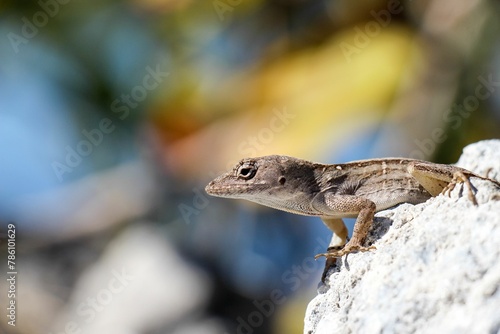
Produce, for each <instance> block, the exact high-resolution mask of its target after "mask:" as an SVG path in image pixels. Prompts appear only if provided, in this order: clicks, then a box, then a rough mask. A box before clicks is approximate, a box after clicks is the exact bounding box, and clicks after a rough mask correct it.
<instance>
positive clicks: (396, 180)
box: [205, 155, 500, 278]
mask: <svg viewBox="0 0 500 334" xmlns="http://www.w3.org/2000/svg"><path fill="white" fill-rule="evenodd" d="M470 177H477V178H480V179H483V180H489V181H491V182H493V183H495V184H496V185H497V186H499V187H500V183H498V182H497V181H495V180H492V179H489V178H486V177H483V176H479V175H477V174H474V173H473V172H471V171H468V170H466V169H463V168H460V167H456V166H452V165H443V164H436V163H432V162H427V161H422V160H414V159H406V158H385V159H370V160H361V161H353V162H349V163H344V164H333V165H327V164H320V163H314V162H310V161H306V160H301V159H297V158H292V157H288V156H280V155H270V156H264V157H259V158H248V159H243V160H241V161H240V162H239V163H238V164H237V165H236V166H235V167H234V169H233V170H231V171H229V172H227V173H225V174H223V175H221V176H219V177H217V178H216V179H215V180H213V181H212V182H210V183H209V184H208V185H207V186H206V188H205V190H206V192H207V193H208V194H210V195H213V196H218V197H226V198H241V199H246V200H249V201H252V202H256V203H259V204H262V205H265V206H269V207H272V208H275V209H279V210H283V211H287V212H291V213H295V214H300V215H306V216H318V217H320V218H321V219H322V221H323V222H324V223H325V225H326V226H327V227H328V228H330V230H332V231H333V237H332V240H331V242H330V247H328V250H327V253H323V254H318V255H316V258H318V257H321V256H325V257H326V258H327V259H330V261H327V268H326V269H325V272H324V273H323V278H324V275H325V274H326V270H327V269H328V267H329V266H331V265H332V262H331V261H335V258H338V257H341V256H343V255H345V254H348V253H351V252H356V251H361V252H365V251H368V250H372V249H375V247H374V246H368V247H366V246H363V241H364V239H365V237H366V235H367V233H368V230H369V228H370V226H371V224H372V222H373V217H374V214H375V212H377V211H380V210H384V209H387V208H390V207H393V206H395V205H397V204H400V203H411V204H417V203H422V202H425V201H426V200H427V199H429V198H430V197H433V196H437V195H438V194H440V193H445V192H449V191H451V190H452V189H453V188H454V187H455V185H456V184H457V183H465V184H466V185H467V188H468V194H469V198H470V200H471V201H472V203H473V204H474V205H477V201H476V198H475V195H474V193H473V190H472V185H471V184H470V180H469V178H470ZM348 217H357V219H356V223H355V225H354V231H353V233H352V238H351V239H350V240H349V241H348V242H347V240H348V239H347V233H348V232H347V228H346V226H345V225H344V222H343V221H342V219H341V218H348ZM328 262H330V263H328ZM333 263H334V262H333Z"/></svg>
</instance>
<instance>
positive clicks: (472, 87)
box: [0, 0, 500, 334]
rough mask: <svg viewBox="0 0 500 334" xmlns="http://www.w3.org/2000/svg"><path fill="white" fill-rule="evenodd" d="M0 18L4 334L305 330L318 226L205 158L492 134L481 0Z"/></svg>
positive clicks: (254, 0)
mask: <svg viewBox="0 0 500 334" xmlns="http://www.w3.org/2000/svg"><path fill="white" fill-rule="evenodd" d="M0 36H1V38H0V156H1V163H0V227H1V231H0V232H1V233H2V234H1V237H2V239H0V249H1V251H0V255H1V260H0V264H1V265H0V268H1V270H2V271H1V274H0V277H5V276H6V273H7V272H8V271H9V270H8V268H7V224H9V223H10V224H14V226H15V230H16V261H15V262H16V270H17V272H18V274H17V280H16V287H17V288H16V305H17V308H16V326H15V327H13V326H10V325H8V324H7V320H8V319H6V318H7V317H6V315H7V311H6V307H7V305H8V302H9V301H10V300H11V299H8V298H7V291H8V289H9V287H8V284H7V282H6V280H5V279H2V280H1V281H0V304H1V307H0V309H2V310H4V311H3V313H5V314H1V319H2V321H1V322H0V332H2V333H4V332H5V333H23V334H24V333H26V334H28V333H53V334H56V333H57V334H59V333H68V334H69V333H120V334H122V333H131V334H132V333H144V334H150V333H151V334H152V333H175V334H188V333H190V334H191V333H200V334H202V333H203V334H205V333H208V334H210V333H264V334H266V333H292V334H293V333H302V326H303V315H304V312H305V308H306V306H307V303H308V301H310V299H311V298H313V297H314V296H315V295H316V293H317V292H316V289H317V286H318V283H319V281H320V275H321V271H322V269H323V264H324V260H318V261H314V260H313V256H314V255H315V254H316V253H318V252H322V251H323V250H324V249H325V248H326V246H327V244H328V242H329V239H330V237H331V233H330V232H328V230H327V228H326V227H324V226H323V224H322V223H321V221H320V220H319V219H314V218H308V217H300V216H295V215H292V214H287V213H282V212H278V211H276V210H272V209H267V208H264V207H260V206H257V205H253V204H251V203H243V202H240V201H233V200H223V199H217V198H212V197H209V196H207V195H206V194H205V192H204V190H203V189H204V187H205V185H206V184H207V183H208V182H209V181H210V180H211V179H212V178H213V177H215V176H217V175H218V174H220V173H221V172H223V171H225V170H227V169H228V168H232V166H233V164H235V163H236V162H237V161H238V160H239V159H241V158H244V157H248V156H261V155H267V154H284V155H290V156H296V157H300V158H303V159H308V160H313V161H319V162H324V163H334V162H335V163H339V162H346V161H349V160H355V159H365V158H373V157H384V156H404V157H411V158H420V159H427V160H432V161H435V162H442V163H453V162H455V161H456V160H457V159H458V157H459V155H460V153H461V150H462V148H463V147H464V146H465V145H467V144H469V143H472V142H475V141H478V140H481V139H486V138H499V137H500V108H499V107H500V39H499V36H500V5H499V3H498V2H496V1H482V0H472V1H459V2H457V1H452V0H445V1H443V0H441V1H438V0H428V1H401V2H400V1H397V0H389V1H385V0H384V1H378V0H376V1H373V0H370V1H367V0H362V1H356V2H352V1H347V0H319V1H318V0H288V1H287V0H267V1H266V0H245V1H243V0H210V1H190V0H142V1H141V0H129V1H118V0H101V1H79V0H73V1H70V0H40V1H14V0H3V1H2V2H1V3H0ZM351 227H352V221H351Z"/></svg>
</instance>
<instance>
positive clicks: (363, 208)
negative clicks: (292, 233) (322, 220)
mask: <svg viewBox="0 0 500 334" xmlns="http://www.w3.org/2000/svg"><path fill="white" fill-rule="evenodd" d="M314 207H315V208H317V209H319V210H321V211H322V212H324V213H325V216H326V217H327V216H328V215H329V214H330V215H331V216H336V217H338V216H344V215H345V216H350V215H353V214H356V213H357V214H358V218H357V219H356V223H355V224H354V231H353V233H352V238H351V240H350V241H349V242H348V243H347V244H346V245H345V246H344V247H343V248H342V249H340V250H339V249H335V248H332V247H330V248H329V250H328V252H327V253H323V254H318V255H316V256H315V258H316V259H317V258H319V257H321V256H325V257H326V258H337V257H342V256H343V255H345V254H349V253H352V252H357V251H360V252H366V251H369V250H372V249H375V247H374V246H370V247H363V246H362V245H363V241H364V239H365V238H366V235H367V234H368V230H369V229H370V226H371V224H372V222H373V216H374V214H375V210H376V205H375V203H373V202H372V201H370V200H369V199H366V198H364V197H359V196H354V195H336V194H333V193H326V194H324V195H323V196H322V197H321V198H315V203H314ZM327 226H328V224H327ZM334 232H335V231H334Z"/></svg>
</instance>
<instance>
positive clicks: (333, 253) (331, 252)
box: [314, 244, 377, 260]
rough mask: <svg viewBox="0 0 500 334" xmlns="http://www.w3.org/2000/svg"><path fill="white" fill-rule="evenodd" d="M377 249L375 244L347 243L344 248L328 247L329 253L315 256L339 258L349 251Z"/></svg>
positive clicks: (316, 257) (317, 257)
mask: <svg viewBox="0 0 500 334" xmlns="http://www.w3.org/2000/svg"><path fill="white" fill-rule="evenodd" d="M375 249H377V247H375V246H369V247H363V246H357V245H352V246H349V244H347V245H346V246H345V247H344V248H342V249H340V250H337V249H335V248H334V249H328V252H327V253H320V254H317V255H316V256H315V257H314V258H315V259H316V260H317V259H319V258H320V257H323V256H324V257H326V258H327V259H329V258H338V257H342V256H344V255H346V254H349V253H355V252H369V251H371V250H375Z"/></svg>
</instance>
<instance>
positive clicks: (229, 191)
mask: <svg viewBox="0 0 500 334" xmlns="http://www.w3.org/2000/svg"><path fill="white" fill-rule="evenodd" d="M256 188H258V187H256V185H255V184H252V185H250V184H231V185H221V184H217V183H215V182H213V181H212V182H210V183H209V184H208V185H207V186H206V187H205V191H206V192H207V194H209V195H212V196H218V197H231V198H240V197H243V196H244V195H245V194H247V193H248V191H249V190H250V189H251V190H252V191H255V190H256Z"/></svg>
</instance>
